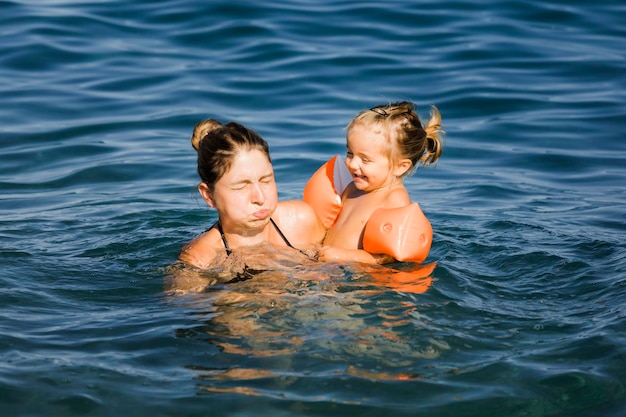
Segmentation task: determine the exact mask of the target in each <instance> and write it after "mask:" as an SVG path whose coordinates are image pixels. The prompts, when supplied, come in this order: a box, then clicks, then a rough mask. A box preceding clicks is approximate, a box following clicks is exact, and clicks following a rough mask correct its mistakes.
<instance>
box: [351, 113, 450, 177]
mask: <svg viewBox="0 0 626 417" xmlns="http://www.w3.org/2000/svg"><path fill="white" fill-rule="evenodd" d="M357 124H359V125H362V126H366V127H379V128H381V129H383V132H384V133H385V135H386V137H387V141H388V144H389V159H390V160H391V161H392V162H395V161H399V160H401V159H409V160H410V161H411V168H409V169H408V170H407V171H406V172H405V173H404V174H402V177H406V176H408V175H410V174H412V173H413V172H415V170H416V169H417V166H418V165H419V164H422V165H423V166H428V165H431V164H433V163H435V162H436V161H437V160H438V159H439V157H440V156H441V153H442V152H443V136H444V130H443V125H442V124H441V114H440V113H439V110H438V109H437V107H435V106H431V111H430V118H429V119H428V122H427V123H426V127H422V122H421V120H420V118H419V116H418V115H417V113H416V112H415V104H413V103H411V102H409V101H399V102H396V103H389V104H382V105H379V106H375V107H372V108H370V109H367V110H363V111H361V112H360V113H359V114H357V115H356V116H355V117H354V119H352V121H351V122H350V124H349V125H348V128H347V132H348V134H349V133H350V130H351V129H352V127H354V126H355V125H357Z"/></svg>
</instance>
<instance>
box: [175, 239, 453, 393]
mask: <svg viewBox="0 0 626 417" xmlns="http://www.w3.org/2000/svg"><path fill="white" fill-rule="evenodd" d="M259 249H260V248H258V247H256V248H253V249H252V252H253V253H254V254H256V255H257V256H258V258H254V257H253V256H241V258H234V259H233V260H232V261H231V263H230V264H229V267H230V268H231V269H228V268H222V269H221V270H214V271H198V270H193V269H189V268H182V267H181V268H176V269H172V270H171V271H170V277H169V280H168V283H169V284H168V287H167V290H168V291H169V292H170V293H171V294H172V295H175V296H177V298H178V299H177V302H180V303H182V304H183V305H185V306H186V307H189V308H193V309H194V311H201V312H200V313H197V317H196V319H197V321H198V323H199V324H198V325H196V326H194V327H193V329H185V330H179V334H178V336H179V337H185V338H188V337H193V338H200V339H201V340H203V341H206V342H207V343H209V344H211V345H212V346H215V347H217V348H219V350H220V352H221V353H222V354H226V355H229V356H228V357H229V358H231V359H230V360H228V361H227V362H226V363H223V366H221V367H215V366H211V364H208V363H207V364H202V363H194V364H192V365H189V368H190V369H193V370H194V371H196V372H197V376H198V378H199V380H200V381H201V387H202V389H204V390H208V391H212V392H224V391H228V392H237V393H244V394H249V395H257V394H258V393H257V392H256V390H255V388H252V387H251V386H248V385H250V384H251V385H252V386H255V383H251V381H257V380H264V381H267V380H273V381H275V382H276V381H282V382H281V383H282V384H284V383H285V381H286V380H290V379H294V378H295V379H297V378H301V377H303V376H304V375H305V374H306V375H307V376H308V377H312V376H314V375H317V376H318V377H320V376H322V375H326V374H327V373H328V372H331V373H332V375H335V376H340V375H342V374H345V375H350V376H353V377H358V378H365V379H371V380H410V379H414V378H419V375H417V374H416V373H415V372H411V371H409V372H407V371H406V369H407V368H411V367H412V366H413V365H415V364H416V362H419V361H424V360H429V359H434V358H436V357H438V356H439V355H440V353H441V352H442V351H445V350H447V349H449V347H448V345H447V343H446V342H445V341H443V340H436V339H435V338H432V337H431V336H430V335H426V334H425V333H426V332H424V329H426V328H428V327H429V326H430V323H429V320H428V318H427V317H425V316H423V315H421V314H420V313H419V310H418V306H417V304H416V303H414V302H412V301H411V299H410V298H407V299H405V300H403V301H398V299H397V298H394V297H393V296H392V294H394V293H396V294H404V292H399V291H406V290H407V289H408V290H411V291H412V293H416V292H423V291H425V290H427V289H428V286H429V285H430V283H431V282H432V279H433V275H432V273H433V270H434V268H435V264H434V263H433V264H427V265H412V264H402V265H399V266H398V268H390V267H387V266H377V265H363V264H354V265H346V264H342V265H340V264H333V263H319V262H314V261H308V263H307V262H305V263H302V262H294V258H293V256H291V255H288V256H283V257H280V256H278V257H272V256H267V255H268V252H267V251H266V252H264V253H262V251H260V250H259ZM266 249H267V250H269V251H273V249H271V248H266ZM244 252H246V251H244ZM240 255H241V252H240ZM248 255H250V254H248ZM242 259H245V260H246V265H251V266H250V267H251V268H255V269H256V270H257V273H256V274H255V275H254V276H253V277H252V278H251V279H248V280H245V281H240V282H235V283H233V282H230V283H226V282H228V281H229V280H230V279H231V277H232V276H233V275H236V274H237V273H238V272H237V267H236V265H237V264H238V263H240V262H241V260H242ZM261 259H262V261H261ZM233 267H234V268H233ZM270 267H271V268H272V269H269V268H270ZM262 268H265V270H262ZM396 278H397V280H396ZM390 294H391V298H390ZM420 332H421V333H424V334H425V336H423V337H421V336H420ZM260 360H262V365H261V364H260V363H259V361H260ZM268 360H269V363H268ZM222 361H224V359H222ZM311 363H314V364H317V365H316V366H313V367H312V368H311V367H310V365H311ZM255 364H257V365H258V367H255V366H254V365H255ZM301 364H307V365H306V368H305V369H307V370H306V371H304V370H303V369H300V368H299V365H301ZM317 367H319V369H318V370H315V369H316V368H317ZM296 377H297V378H296ZM258 395H260V394H258Z"/></svg>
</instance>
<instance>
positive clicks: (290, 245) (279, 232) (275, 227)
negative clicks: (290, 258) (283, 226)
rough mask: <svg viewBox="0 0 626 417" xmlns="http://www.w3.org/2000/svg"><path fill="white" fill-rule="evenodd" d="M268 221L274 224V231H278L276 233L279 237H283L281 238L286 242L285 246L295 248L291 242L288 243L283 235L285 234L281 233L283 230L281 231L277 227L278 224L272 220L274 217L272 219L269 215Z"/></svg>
mask: <svg viewBox="0 0 626 417" xmlns="http://www.w3.org/2000/svg"><path fill="white" fill-rule="evenodd" d="M270 221H271V222H272V225H273V226H274V229H276V231H277V232H278V234H279V235H280V237H282V238H283V240H284V241H285V243H286V244H287V246H289V247H290V248H293V249H295V248H294V247H293V245H292V244H291V243H289V241H288V240H287V236H285V235H284V234H283V232H282V231H281V230H280V229H279V228H278V226H277V225H276V222H275V221H274V219H272V218H271V217H270Z"/></svg>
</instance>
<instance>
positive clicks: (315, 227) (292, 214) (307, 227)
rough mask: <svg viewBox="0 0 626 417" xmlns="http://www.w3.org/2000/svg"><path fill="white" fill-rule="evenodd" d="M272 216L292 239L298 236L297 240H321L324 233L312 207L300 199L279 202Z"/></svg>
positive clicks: (310, 241) (308, 241)
mask: <svg viewBox="0 0 626 417" xmlns="http://www.w3.org/2000/svg"><path fill="white" fill-rule="evenodd" d="M273 217H274V220H275V221H276V222H278V223H279V225H280V227H281V229H284V230H283V231H284V232H285V233H287V234H288V235H291V237H292V239H293V238H294V237H295V236H298V237H299V239H297V241H301V242H303V241H306V242H307V243H312V242H321V240H322V238H323V237H324V234H325V233H326V229H324V226H323V224H322V222H321V220H320V219H319V217H317V214H316V213H315V210H313V207H311V206H310V205H309V204H308V203H306V202H304V201H301V200H289V201H281V202H279V203H278V206H277V207H276V211H275V212H274V216H273Z"/></svg>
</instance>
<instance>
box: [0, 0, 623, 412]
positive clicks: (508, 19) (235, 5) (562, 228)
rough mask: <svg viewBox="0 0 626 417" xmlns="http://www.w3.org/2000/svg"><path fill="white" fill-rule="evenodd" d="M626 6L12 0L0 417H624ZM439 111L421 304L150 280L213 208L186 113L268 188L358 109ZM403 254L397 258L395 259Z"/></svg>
mask: <svg viewBox="0 0 626 417" xmlns="http://www.w3.org/2000/svg"><path fill="white" fill-rule="evenodd" d="M625 16H626V5H625V4H624V3H623V2H622V1H617V0H615V1H611V0H606V1H588V0H582V1H578V2H571V1H562V0H549V1H538V0H529V1H513V0H511V1H496V2H493V1H484V0H457V1H450V0H448V1H445V0H444V1H431V0H424V1H409V0H399V1H395V2H381V1H378V2H370V1H358V2H356V1H345V0H335V1H330V0H321V1H316V2H308V1H302V0H291V1H279V2H270V1H264V0H260V1H256V0H255V1H243V2H226V1H221V0H218V1H210V2H209V1H206V2H205V1H194V0H158V1H147V0H137V1H130V2H129V1H119V0H111V1H101V0H82V1H81V0H66V1H62V0H40V1H28V0H0V36H1V38H2V46H1V47H0V97H1V98H0V102H1V103H2V105H1V106H0V262H1V264H0V265H1V266H2V273H1V274H0V291H1V292H2V297H1V301H0V414H1V415H2V416H212V415H216V416H217V415H219V416H224V415H227V416H272V417H275V416H302V415H309V416H315V415H319V416H352V415H355V416H357V415H358V416H370V415H371V416H405V415H406V416H454V417H456V416H490V415H491V416H501V417H506V416H584V417H591V416H611V417H617V416H622V415H624V413H626V336H625V335H626V313H625V310H624V305H626V255H625V254H626V244H625V243H624V235H625V232H626V208H625V204H624V203H625V202H626V192H625V187H624V184H625V181H624V180H625V178H626V142H625V141H624V138H623V136H624V133H625V132H626V77H624V74H626V52H625V51H626V25H624V23H625V20H624V17H625ZM396 100H412V101H414V102H415V103H417V105H418V111H419V113H420V114H421V115H422V116H423V118H426V117H427V116H428V109H429V106H430V105H431V104H435V105H436V106H437V107H438V108H439V110H440V111H441V114H442V117H443V122H444V124H445V126H446V143H445V150H444V154H443V156H442V158H441V159H440V161H439V162H438V164H437V166H436V167H428V168H425V169H422V168H420V169H418V170H417V172H416V173H415V174H414V175H413V176H412V177H410V178H408V179H407V180H406V186H407V188H408V190H409V192H410V194H411V196H412V198H413V200H414V201H417V202H419V203H420V205H421V207H422V209H423V210H424V212H425V213H426V215H427V216H428V218H429V219H430V221H431V223H432V225H433V229H434V243H433V246H432V249H431V252H430V255H429V258H428V259H427V261H426V263H427V264H435V265H436V267H435V269H434V271H433V273H432V278H433V281H432V283H431V285H430V288H428V290H427V291H426V292H424V293H421V294H416V293H410V292H405V291H397V290H393V289H390V288H385V287H381V286H376V285H373V284H372V283H371V282H369V283H368V282H367V280H366V279H364V277H363V275H362V273H361V272H359V271H358V270H356V269H354V268H352V267H350V266H349V265H345V266H322V267H317V268H307V267H305V266H302V265H298V264H284V266H283V268H282V269H278V270H276V271H274V272H272V271H270V272H267V273H263V274H261V275H260V276H259V277H258V279H256V280H254V281H246V282H244V283H239V284H234V285H229V286H225V285H214V286H212V287H211V288H210V289H209V290H207V291H205V292H202V293H199V294H187V295H174V294H168V293H166V292H165V291H164V285H165V283H166V282H167V280H168V277H170V276H171V273H172V272H171V269H170V266H171V265H172V264H173V263H174V262H175V260H176V257H177V255H178V251H179V250H180V248H181V246H182V245H183V244H185V243H186V242H188V241H189V240H191V239H192V238H193V237H194V236H196V235H197V234H199V233H200V232H202V231H203V230H204V229H205V228H206V227H207V226H208V225H210V224H211V222H212V221H214V220H215V213H214V212H213V211H211V210H209V209H208V208H207V207H206V205H205V204H204V202H203V201H202V200H201V198H200V197H199V195H198V194H197V192H196V188H195V187H196V185H197V183H198V178H197V174H196V172H195V152H194V151H193V149H192V148H191V146H190V143H189V137H190V135H191V132H192V130H193V126H194V125H195V123H196V122H198V121H200V120H202V119H204V118H208V117H214V118H218V119H220V120H223V121H230V120H236V121H238V122H241V123H244V124H245V125H247V126H249V127H251V128H253V129H255V130H257V131H258V132H259V133H261V134H262V135H263V137H265V138H266V139H267V140H268V142H269V143H270V146H271V152H272V158H273V162H274V167H275V170H276V176H277V181H278V186H279V194H280V198H281V199H283V200H286V199H300V198H301V197H302V189H303V187H304V184H305V182H306V180H307V179H308V178H309V176H310V175H311V174H312V173H313V172H314V171H315V169H317V167H319V166H320V165H321V164H322V163H323V162H325V161H326V160H327V159H328V158H330V157H331V156H332V155H334V154H337V153H340V154H341V153H343V152H344V150H345V142H344V135H345V126H346V125H347V123H348V122H349V121H350V119H351V118H352V117H353V116H354V115H355V114H356V113H357V112H359V111H360V110H362V109H364V108H369V107H371V106H374V105H377V104H383V103H386V102H389V101H396ZM398 267H399V268H400V267H406V265H398Z"/></svg>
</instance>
